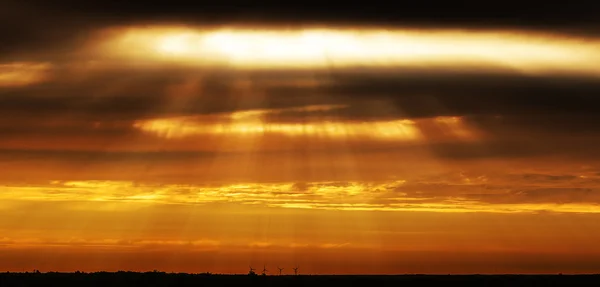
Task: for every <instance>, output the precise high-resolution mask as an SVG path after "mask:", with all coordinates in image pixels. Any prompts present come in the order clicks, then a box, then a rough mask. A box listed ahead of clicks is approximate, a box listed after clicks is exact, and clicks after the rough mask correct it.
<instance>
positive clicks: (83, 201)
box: [0, 26, 600, 274]
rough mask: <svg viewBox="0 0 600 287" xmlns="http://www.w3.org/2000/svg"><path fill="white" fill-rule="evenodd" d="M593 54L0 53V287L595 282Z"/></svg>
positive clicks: (452, 50) (79, 48) (258, 41)
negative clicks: (502, 277)
mask: <svg viewBox="0 0 600 287" xmlns="http://www.w3.org/2000/svg"><path fill="white" fill-rule="evenodd" d="M599 44H600V40H599V39H596V38H592V37H587V38H585V37H581V36H577V37H576V36H574V35H567V34H551V33H534V32H531V31H524V30H523V31H521V30H494V31H492V30H489V31H487V30H485V31H468V30H461V31H457V30H440V29H437V30H432V29H429V30H427V29H421V30H418V29H388V30H381V29H379V30H378V29H358V28H356V27H351V28H328V29H316V28H315V29H304V30H303V29H295V30H294V29H292V30H281V29H279V30H277V29H271V28H265V27H261V28H257V29H255V30H252V29H248V27H244V28H233V30H232V29H225V30H219V29H216V30H215V29H213V28H211V29H208V28H202V27H192V28H190V27H187V28H181V27H178V26H173V27H165V26H155V27H140V26H131V27H110V28H102V29H100V28H99V29H97V31H95V32H94V33H92V34H91V36H90V37H88V39H87V40H86V41H84V43H82V44H80V45H75V46H73V44H72V43H64V44H62V45H63V47H62V48H63V49H58V50H55V49H48V50H47V51H41V52H40V51H39V49H33V48H31V50H28V49H19V50H15V51H13V52H12V53H8V54H6V56H0V138H1V140H0V171H1V172H0V254H3V255H2V260H0V271H3V270H7V271H22V270H33V269H39V270H41V271H53V270H56V271H74V270H82V271H96V270H108V271H112V270H136V271H146V270H154V269H157V270H163V271H184V272H213V273H245V272H247V268H248V266H253V267H255V268H259V269H260V268H262V266H263V264H264V265H267V269H269V270H271V271H273V272H274V271H275V270H276V267H277V266H280V267H284V268H286V269H285V270H286V271H285V272H292V267H294V266H300V272H301V273H310V274H332V273H333V274H346V273H349V274H356V273H377V274H392V273H444V274H445V273H558V272H562V273H590V272H597V270H598V268H600V247H599V246H598V244H597V242H599V241H600V240H599V239H600V207H599V205H598V204H599V203H600V164H599V162H600V161H599V159H600V153H598V148H597V146H598V144H600V137H599V136H600V133H599V130H600V129H599V128H600V126H598V124H597V122H600V121H596V120H597V119H598V115H599V114H600V113H598V112H599V111H598V108H597V107H598V106H600V101H599V99H598V97H597V95H598V92H599V91H600V82H599V81H598V76H599V75H600V69H598V67H599V65H596V64H597V63H598V61H600V53H599V52H598V51H599V50H598V46H599ZM59 46H60V45H59ZM67 50H68V51H71V52H69V53H65V52H64V51H67Z"/></svg>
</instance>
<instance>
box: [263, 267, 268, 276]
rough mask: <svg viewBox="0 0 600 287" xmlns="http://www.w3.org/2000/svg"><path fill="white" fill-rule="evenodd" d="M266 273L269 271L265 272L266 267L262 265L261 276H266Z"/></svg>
mask: <svg viewBox="0 0 600 287" xmlns="http://www.w3.org/2000/svg"><path fill="white" fill-rule="evenodd" d="M267 271H269V270H267V267H266V266H264V265H263V271H262V275H263V276H266V275H267Z"/></svg>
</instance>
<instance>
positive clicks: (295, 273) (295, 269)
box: [292, 266, 298, 275]
mask: <svg viewBox="0 0 600 287" xmlns="http://www.w3.org/2000/svg"><path fill="white" fill-rule="evenodd" d="M292 269H294V275H298V266H296V268H292Z"/></svg>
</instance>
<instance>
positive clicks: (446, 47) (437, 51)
mask: <svg viewBox="0 0 600 287" xmlns="http://www.w3.org/2000/svg"><path fill="white" fill-rule="evenodd" d="M114 41H115V42H111V43H112V44H110V45H109V48H110V49H112V52H113V53H117V54H121V55H128V56H132V57H135V56H142V57H145V58H146V59H148V60H149V59H161V60H174V61H183V62H185V63H188V64H217V65H233V66H235V67H244V68H269V67H270V68H277V67H285V68H319V67H320V68H326V67H339V66H376V67H385V66H415V65H417V66H419V65H453V66H456V65H466V66H472V67H478V68H510V69H518V70H520V71H522V72H528V73H547V72H567V73H584V74H593V75H600V68H599V67H598V65H597V63H598V61H599V60H600V52H599V51H600V49H599V48H600V44H599V42H598V41H597V40H590V39H585V40H579V39H572V38H567V37H561V36H554V35H544V34H535V33H519V32H511V31H486V32H470V31H454V30H449V31H445V30H377V29H371V30H366V29H362V30H359V29H304V30H275V29H271V30H252V29H212V30H207V29H191V28H174V27H171V28H169V27H154V28H129V29H123V30H120V36H118V37H117V38H116V40H114Z"/></svg>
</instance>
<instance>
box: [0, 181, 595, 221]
mask: <svg viewBox="0 0 600 287" xmlns="http://www.w3.org/2000/svg"><path fill="white" fill-rule="evenodd" d="M405 184H407V181H406V180H389V181H379V182H358V181H354V182H308V183H303V184H302V188H300V189H299V188H298V185H297V184H296V183H291V182H280V183H236V184H206V185H194V184H140V183H135V182H131V181H72V182H70V181H67V182H60V181H54V182H51V183H50V184H49V185H45V186H44V185H41V186H18V185H15V186H3V187H0V199H2V200H5V201H6V203H7V204H10V203H9V202H11V201H14V200H33V201H37V200H44V201H84V202H85V201H92V202H93V201H102V202H120V203H146V204H183V205H189V204H207V203H239V204H249V205H263V206H267V207H281V208H293V209H298V208H299V209H322V210H363V211H376V210H377V211H427V212H490V213H523V212H526V213H531V212H544V211H545V212H547V211H553V212H567V213H571V212H573V213H600V206H599V205H597V204H595V203H583V202H581V203H578V202H574V203H568V204H557V203H548V202H539V203H513V204H507V203H501V202H499V203H489V202H485V201H479V200H474V199H471V198H466V197H461V196H443V195H442V194H443V193H440V195H437V196H433V197H423V196H420V197H414V196H408V195H407V194H406V193H402V192H397V191H396V190H397V189H398V188H399V187H402V186H404V185H405ZM469 185H472V184H471V183H465V184H462V186H469ZM446 188H449V187H446ZM450 188H451V187H450ZM490 195H497V196H503V195H504V196H507V198H508V197H510V196H511V195H509V194H505V193H503V192H501V191H500V192H497V193H492V194H490ZM375 199H380V202H378V203H374V202H372V201H373V200H375ZM382 199H384V200H382ZM2 205H3V204H0V208H1V207H2ZM126 206H127V205H124V207H126Z"/></svg>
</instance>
